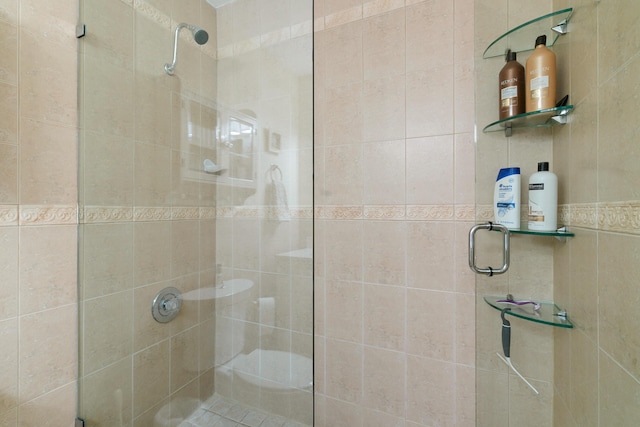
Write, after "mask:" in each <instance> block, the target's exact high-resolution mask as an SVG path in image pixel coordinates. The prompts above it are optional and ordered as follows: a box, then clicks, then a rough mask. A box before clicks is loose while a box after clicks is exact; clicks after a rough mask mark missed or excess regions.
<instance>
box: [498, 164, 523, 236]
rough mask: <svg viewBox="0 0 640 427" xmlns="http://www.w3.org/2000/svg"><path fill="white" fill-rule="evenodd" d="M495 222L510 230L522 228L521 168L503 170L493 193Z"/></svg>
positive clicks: (499, 174) (499, 173)
mask: <svg viewBox="0 0 640 427" xmlns="http://www.w3.org/2000/svg"><path fill="white" fill-rule="evenodd" d="M493 214H494V218H495V222H496V223H497V224H502V225H504V226H505V227H507V228H509V229H512V230H513V229H519V228H520V168H518V167H514V168H502V169H500V172H498V178H496V187H495V190H494V192H493Z"/></svg>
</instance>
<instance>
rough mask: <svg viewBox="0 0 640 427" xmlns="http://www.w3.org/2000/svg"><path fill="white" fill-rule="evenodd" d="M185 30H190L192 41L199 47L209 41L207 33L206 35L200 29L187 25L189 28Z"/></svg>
mask: <svg viewBox="0 0 640 427" xmlns="http://www.w3.org/2000/svg"><path fill="white" fill-rule="evenodd" d="M187 28H189V29H190V30H191V34H193V39H194V40H195V41H196V43H198V44H199V45H203V44H205V43H206V42H207V41H209V33H207V32H206V31H205V30H203V29H202V28H200V27H196V26H195V25H189V26H187Z"/></svg>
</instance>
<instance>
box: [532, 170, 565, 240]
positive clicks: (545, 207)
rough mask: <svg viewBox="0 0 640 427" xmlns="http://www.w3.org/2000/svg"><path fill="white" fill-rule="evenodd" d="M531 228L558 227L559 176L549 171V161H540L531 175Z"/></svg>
mask: <svg viewBox="0 0 640 427" xmlns="http://www.w3.org/2000/svg"><path fill="white" fill-rule="evenodd" d="M528 225H529V230H534V231H555V230H557V229H558V177H557V176H556V175H555V174H554V173H553V172H549V162H540V163H538V172H536V173H534V174H533V175H531V176H530V177H529V224H528Z"/></svg>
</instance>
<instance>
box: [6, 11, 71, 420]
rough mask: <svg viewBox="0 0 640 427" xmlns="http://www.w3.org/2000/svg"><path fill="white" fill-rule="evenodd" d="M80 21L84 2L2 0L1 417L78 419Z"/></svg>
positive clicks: (14, 418)
mask: <svg viewBox="0 0 640 427" xmlns="http://www.w3.org/2000/svg"><path fill="white" fill-rule="evenodd" d="M76 20H77V6H76V4H75V2H69V1H55V2H48V3H47V4H40V3H39V2H35V1H29V0H22V1H18V0H7V1H2V2H0V34H1V35H0V39H1V41H0V51H1V52H2V55H0V94H1V95H0V99H1V101H0V170H1V171H2V172H0V242H1V245H0V246H1V247H2V249H0V265H1V267H0V283H1V286H0V287H1V288H2V289H1V290H0V293H1V299H2V303H0V331H1V332H0V335H2V343H3V344H2V346H1V347H2V349H1V350H0V353H1V355H0V360H2V363H3V373H2V375H1V377H2V379H1V381H0V382H1V383H2V385H1V386H0V395H1V397H0V424H2V425H7V426H18V425H20V426H65V425H66V426H69V425H72V422H73V419H74V418H75V401H76V399H75V395H76V370H77V357H76V348H77V345H76V342H77V333H76V330H77V309H76V259H77V257H76V239H77V237H76V235H77V233H76V225H75V223H76V200H77V196H76V194H77V185H76V172H75V170H76V158H77V154H76V152H77V119H76V117H77V113H76V112H77V108H76V76H77V59H76V57H77V53H76V52H77V49H76V39H75V37H74V33H75V23H76ZM52 407H53V408H56V410H54V411H52V410H51V408H52Z"/></svg>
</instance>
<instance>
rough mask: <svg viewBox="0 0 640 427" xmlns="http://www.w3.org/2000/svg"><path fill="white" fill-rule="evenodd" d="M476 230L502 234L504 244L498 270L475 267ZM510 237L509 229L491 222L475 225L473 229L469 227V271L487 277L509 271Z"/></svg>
mask: <svg viewBox="0 0 640 427" xmlns="http://www.w3.org/2000/svg"><path fill="white" fill-rule="evenodd" d="M478 230H489V231H491V230H498V231H500V232H501V233H502V236H503V239H504V240H503V242H504V247H503V251H502V267H500V268H492V267H484V268H480V267H478V266H477V265H476V254H475V250H476V242H475V239H476V233H477V232H478ZM510 237H511V235H510V234H509V229H508V228H507V227H505V226H504V225H502V224H494V223H492V222H487V223H486V224H476V225H474V226H473V227H471V230H470V231H469V267H471V270H473V271H474V272H476V273H478V274H486V275H488V276H489V277H491V276H493V275H495V274H502V273H506V272H507V270H508V269H509V252H510V249H509V244H510Z"/></svg>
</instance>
